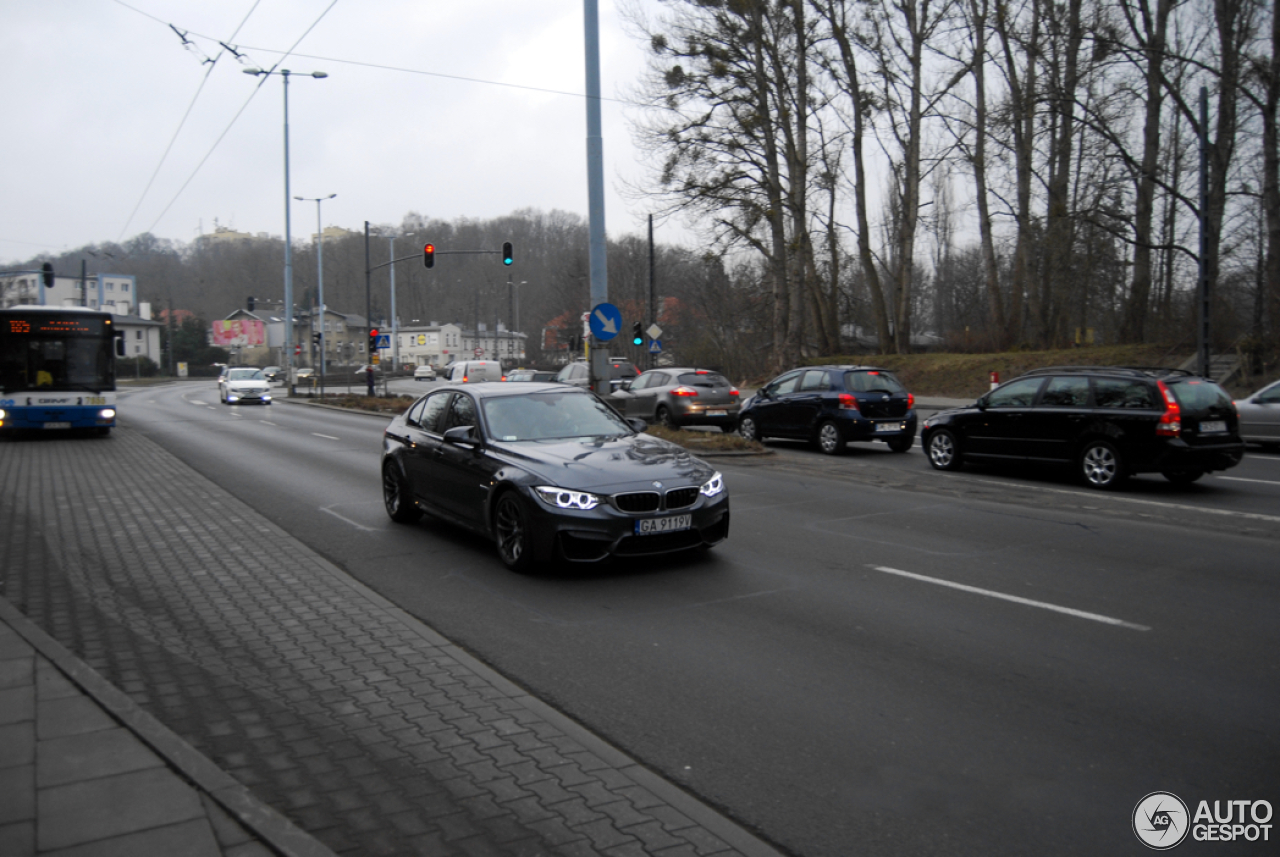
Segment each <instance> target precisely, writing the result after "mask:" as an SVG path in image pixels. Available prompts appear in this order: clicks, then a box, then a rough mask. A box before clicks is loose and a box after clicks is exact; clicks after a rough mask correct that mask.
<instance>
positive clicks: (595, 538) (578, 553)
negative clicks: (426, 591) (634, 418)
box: [525, 492, 729, 562]
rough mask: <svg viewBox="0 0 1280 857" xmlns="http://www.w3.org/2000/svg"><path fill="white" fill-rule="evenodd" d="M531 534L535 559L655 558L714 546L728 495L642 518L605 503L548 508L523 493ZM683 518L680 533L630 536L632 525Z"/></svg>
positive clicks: (722, 532) (722, 535)
mask: <svg viewBox="0 0 1280 857" xmlns="http://www.w3.org/2000/svg"><path fill="white" fill-rule="evenodd" d="M525 497H526V503H527V504H528V506H529V508H530V509H531V510H532V512H531V515H530V517H531V521H530V524H531V527H530V529H531V530H532V531H533V533H534V543H533V551H534V556H535V557H537V558H538V560H539V561H543V562H547V561H563V562H599V561H600V560H603V559H607V558H609V557H628V556H656V555H660V554H665V553H672V552H675V551H683V550H692V549H695V548H700V547H710V546H711V545H715V544H719V543H720V542H722V541H724V540H725V539H726V538H728V536H729V497H728V493H727V492H725V493H723V494H721V495H720V496H717V497H702V496H699V498H698V500H697V502H695V503H694V504H693V506H690V507H687V508H683V509H673V510H670V511H660V512H653V513H646V514H630V513H626V512H621V511H619V510H618V509H616V508H614V507H613V506H612V505H610V504H608V503H601V504H600V505H599V506H597V507H596V508H594V509H590V510H586V511H581V510H571V509H550V508H548V507H547V506H546V504H544V503H543V502H542V501H541V500H538V499H537V498H535V497H531V496H529V495H528V494H526V495H525ZM682 514H689V515H691V516H692V526H690V527H689V528H688V529H685V530H676V531H674V532H667V533H653V534H647V535H637V534H636V521H638V520H640V519H642V518H663V517H670V516H673V515H682Z"/></svg>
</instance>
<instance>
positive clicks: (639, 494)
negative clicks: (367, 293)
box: [382, 383, 729, 571]
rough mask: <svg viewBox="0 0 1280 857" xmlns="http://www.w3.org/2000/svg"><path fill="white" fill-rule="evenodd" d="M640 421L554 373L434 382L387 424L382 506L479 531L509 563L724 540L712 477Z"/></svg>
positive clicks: (721, 495)
mask: <svg viewBox="0 0 1280 857" xmlns="http://www.w3.org/2000/svg"><path fill="white" fill-rule="evenodd" d="M642 428H643V423H642V422H641V421H639V420H633V421H630V422H628V421H626V420H624V419H623V418H622V417H621V416H619V415H618V413H617V412H616V411H614V409H613V408H611V407H610V406H609V405H607V404H605V403H604V401H603V400H601V399H600V397H598V396H597V395H596V394H595V393H593V392H591V391H590V390H580V389H575V388H573V387H568V386H565V385H563V384H509V383H507V384H502V383H476V384H473V383H468V384H455V385H449V386H446V387H441V388H438V389H436V390H432V391H431V392H429V393H427V394H426V395H425V396H423V397H422V398H420V399H418V401H417V402H415V403H414V404H413V405H411V406H410V407H409V408H408V409H407V410H406V411H405V412H404V413H403V414H401V415H400V416H397V417H396V418H395V419H393V420H392V421H391V423H390V425H388V426H387V428H386V431H385V434H384V437H383V452H382V493H383V500H384V502H385V505H386V509H387V514H388V515H390V516H391V519H392V520H393V521H397V522H400V523H408V522H411V521H414V520H417V519H418V518H419V517H420V516H421V515H422V514H423V513H424V512H427V513H430V514H432V515H434V516H436V517H439V518H443V519H445V520H448V521H451V522H453V523H455V524H459V525H461V526H464V527H467V528H469V529H471V530H474V531H476V532H478V533H481V534H483V535H485V536H487V537H489V538H492V539H493V540H494V542H495V544H496V545H497V549H498V556H499V557H500V558H501V559H502V562H503V563H505V564H506V565H507V566H508V567H510V568H512V569H514V570H517V571H526V570H529V569H531V568H533V567H535V566H537V565H539V564H541V563H543V562H548V561H551V560H559V561H567V562H597V561H599V560H603V559H605V558H607V557H610V556H646V555H651V554H663V553H669V552H672V551H680V550H691V549H697V548H704V547H709V546H711V545H715V544H718V543H719V542H721V541H723V540H724V539H725V538H726V537H727V536H728V534H729V492H728V490H727V489H726V488H725V483H724V479H723V477H721V475H720V474H719V473H718V472H717V471H716V470H715V469H714V468H713V467H711V466H710V465H708V464H706V463H705V462H703V461H701V460H700V459H697V458H694V457H692V456H690V455H689V454H688V452H686V451H685V450H684V449H682V448H680V447H678V446H676V445H675V444H672V443H668V442H667V441H663V440H660V439H658V438H655V437H651V436H649V435H645V434H642V433H641V431H640V429H642Z"/></svg>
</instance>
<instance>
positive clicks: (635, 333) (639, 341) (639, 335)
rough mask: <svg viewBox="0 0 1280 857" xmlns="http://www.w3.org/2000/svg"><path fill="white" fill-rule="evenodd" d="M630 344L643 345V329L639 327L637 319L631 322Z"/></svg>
mask: <svg viewBox="0 0 1280 857" xmlns="http://www.w3.org/2000/svg"><path fill="white" fill-rule="evenodd" d="M631 344H632V345H644V331H643V330H641V329H640V322H638V321H637V322H632V324H631Z"/></svg>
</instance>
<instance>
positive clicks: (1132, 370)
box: [1023, 366, 1197, 378]
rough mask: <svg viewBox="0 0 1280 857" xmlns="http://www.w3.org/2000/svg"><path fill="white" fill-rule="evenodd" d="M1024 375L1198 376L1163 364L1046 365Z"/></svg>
mask: <svg viewBox="0 0 1280 857" xmlns="http://www.w3.org/2000/svg"><path fill="white" fill-rule="evenodd" d="M1023 374H1024V375H1123V376H1125V377H1130V378H1138V377H1145V378H1167V377H1169V376H1177V377H1180V378H1194V377H1197V376H1196V374H1195V373H1194V372H1188V371H1187V370H1186V369H1169V368H1166V367H1162V366H1044V367H1042V368H1040V369H1032V370H1031V371H1029V372H1024V373H1023Z"/></svg>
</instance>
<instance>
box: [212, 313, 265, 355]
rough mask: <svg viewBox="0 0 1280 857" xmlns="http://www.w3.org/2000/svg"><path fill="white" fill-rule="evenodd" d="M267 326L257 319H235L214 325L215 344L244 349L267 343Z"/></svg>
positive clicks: (217, 322) (216, 322)
mask: <svg viewBox="0 0 1280 857" xmlns="http://www.w3.org/2000/svg"><path fill="white" fill-rule="evenodd" d="M264 328H265V325H263V323H262V322H260V321H257V320H255V319H247V318H234V319H230V320H225V319H224V320H223V321H215V322H214V323H213V344H214V345H221V346H224V347H228V346H229V347H232V348H236V347H239V348H243V347H245V346H249V345H263V344H265V343H266V338H265V329H264Z"/></svg>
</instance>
